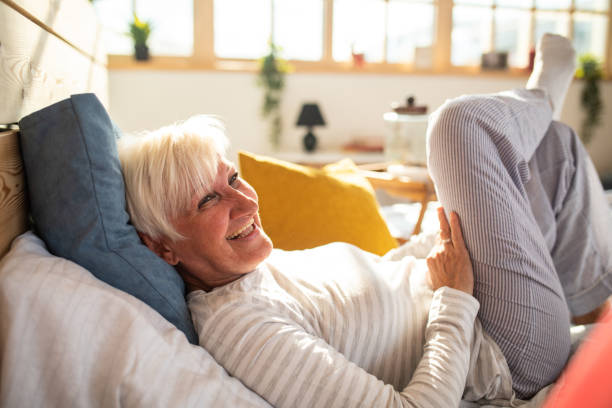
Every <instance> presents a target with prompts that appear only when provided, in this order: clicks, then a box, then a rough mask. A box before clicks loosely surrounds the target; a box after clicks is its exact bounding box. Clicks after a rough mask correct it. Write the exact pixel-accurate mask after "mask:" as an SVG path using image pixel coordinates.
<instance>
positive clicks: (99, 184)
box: [19, 94, 197, 343]
mask: <svg viewBox="0 0 612 408" xmlns="http://www.w3.org/2000/svg"><path fill="white" fill-rule="evenodd" d="M19 127H20V130H21V147H22V153H23V159H24V163H25V170H26V179H27V184H28V193H29V198H30V212H31V216H32V219H33V222H34V228H35V230H36V232H37V233H38V234H39V235H40V237H41V238H42V239H43V240H44V241H45V242H46V244H47V246H48V248H49V250H50V251H51V252H52V253H53V254H55V255H57V256H61V257H63V258H67V259H70V260H72V261H74V262H76V263H78V264H80V265H81V266H83V267H85V268H86V269H88V270H89V271H91V272H92V273H93V274H94V276H96V277H97V278H98V279H100V280H102V281H104V282H106V283H108V284H110V285H112V286H114V287H116V288H118V289H121V290H123V291H125V292H127V293H129V294H131V295H133V296H136V297H137V298H138V299H140V300H142V301H143V302H145V303H147V304H148V305H149V306H151V307H152V308H154V309H155V310H157V311H158V312H159V313H160V314H161V315H162V316H163V317H165V318H166V319H167V320H168V321H170V322H171V323H173V324H174V325H175V326H176V327H177V328H178V329H180V330H181V331H183V332H184V333H185V335H186V336H187V338H188V339H189V341H191V342H192V343H196V342H197V336H196V334H195V330H194V327H193V324H192V322H191V318H190V315H189V310H188V309H187V304H186V302H185V296H184V295H185V287H184V284H183V281H182V280H181V278H180V277H179V275H178V274H177V272H176V271H175V270H174V268H172V267H171V266H170V265H168V264H167V263H165V262H164V261H163V260H162V259H160V258H159V257H157V256H156V255H155V254H154V253H153V252H151V251H149V249H148V248H147V247H146V246H144V245H143V244H142V243H141V241H140V239H139V237H138V234H137V233H136V230H135V229H134V227H133V226H132V225H131V224H130V223H129V216H128V214H127V212H126V210H125V208H126V204H125V189H124V184H123V177H122V175H121V166H120V164H119V158H118V155H117V145H116V137H118V136H119V134H118V129H117V128H115V127H114V126H113V123H112V122H111V120H110V118H109V117H108V114H107V113H106V111H105V109H104V107H103V106H102V104H101V103H100V101H98V99H97V98H96V96H95V95H94V94H82V95H73V96H72V97H70V98H69V99H66V100H63V101H61V102H58V103H56V104H54V105H51V106H48V107H47V108H45V109H42V110H40V111H38V112H35V113H32V114H31V115H29V116H26V117H25V118H23V119H22V120H21V121H20V122H19Z"/></svg>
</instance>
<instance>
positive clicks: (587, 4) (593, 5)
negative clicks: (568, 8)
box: [575, 0, 609, 11]
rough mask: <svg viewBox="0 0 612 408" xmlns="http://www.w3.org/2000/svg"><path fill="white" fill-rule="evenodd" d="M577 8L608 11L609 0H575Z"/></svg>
mask: <svg viewBox="0 0 612 408" xmlns="http://www.w3.org/2000/svg"><path fill="white" fill-rule="evenodd" d="M575 1H576V6H575V7H576V9H577V10H594V11H608V7H609V0H575Z"/></svg>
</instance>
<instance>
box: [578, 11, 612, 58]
mask: <svg viewBox="0 0 612 408" xmlns="http://www.w3.org/2000/svg"><path fill="white" fill-rule="evenodd" d="M606 20H607V19H606V17H605V16H601V15H593V14H584V13H576V14H574V47H575V48H576V54H577V55H582V54H584V53H587V52H588V53H591V54H594V55H596V56H597V57H599V58H600V59H601V60H602V61H603V60H604V58H605V50H606V48H605V47H606V32H607V29H608V27H607V21H606Z"/></svg>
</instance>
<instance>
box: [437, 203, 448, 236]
mask: <svg viewBox="0 0 612 408" xmlns="http://www.w3.org/2000/svg"><path fill="white" fill-rule="evenodd" d="M438 221H439V222H440V239H441V240H442V242H444V241H446V240H447V239H451V227H450V225H449V224H448V220H447V219H446V214H445V213H444V208H443V207H438Z"/></svg>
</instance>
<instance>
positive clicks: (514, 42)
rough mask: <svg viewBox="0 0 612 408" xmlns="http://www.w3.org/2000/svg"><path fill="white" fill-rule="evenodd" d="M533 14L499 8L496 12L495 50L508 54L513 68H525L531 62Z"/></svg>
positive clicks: (509, 62)
mask: <svg viewBox="0 0 612 408" xmlns="http://www.w3.org/2000/svg"><path fill="white" fill-rule="evenodd" d="M530 22H531V13H530V12H529V11H524V10H516V9H503V8H498V9H497V10H496V11H495V50H496V51H507V52H508V64H509V65H510V66H511V67H525V66H527V63H528V61H529V48H530V41H529V25H530Z"/></svg>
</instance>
